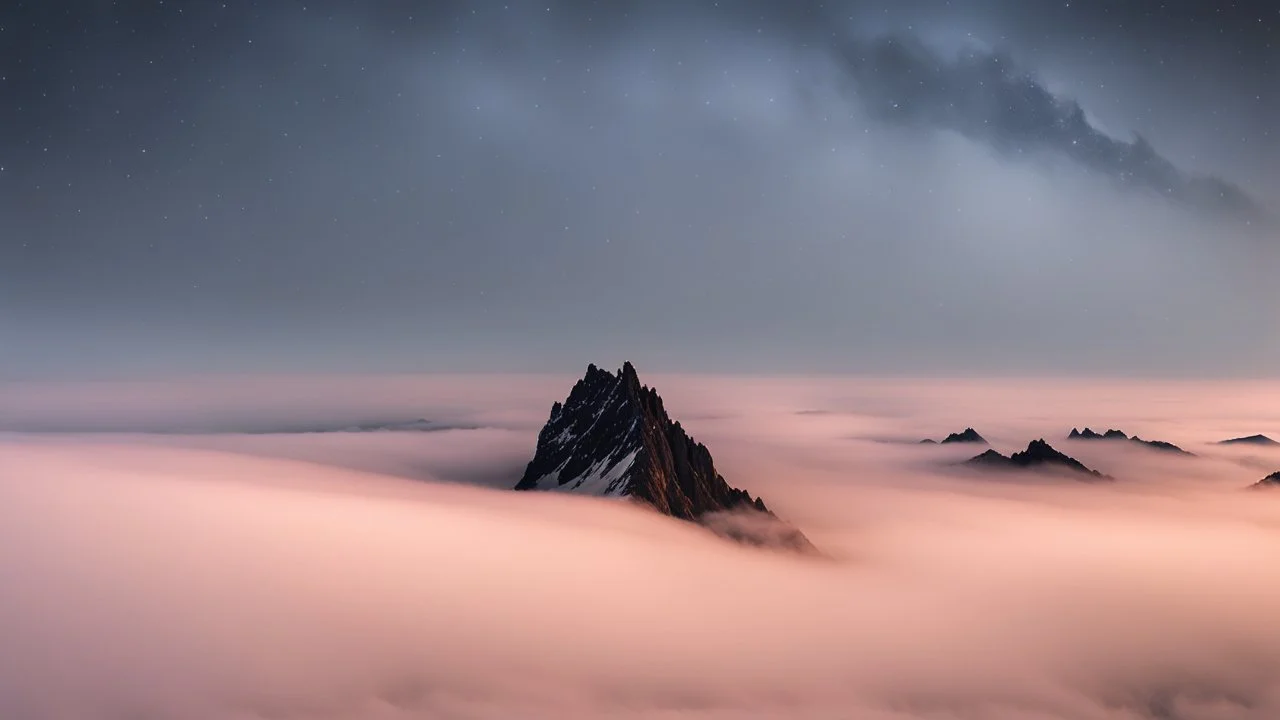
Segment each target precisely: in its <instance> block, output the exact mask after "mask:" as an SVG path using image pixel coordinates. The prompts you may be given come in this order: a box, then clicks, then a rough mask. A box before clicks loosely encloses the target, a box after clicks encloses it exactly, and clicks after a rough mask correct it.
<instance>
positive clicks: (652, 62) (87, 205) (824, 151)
mask: <svg viewBox="0 0 1280 720" xmlns="http://www.w3.org/2000/svg"><path fill="white" fill-rule="evenodd" d="M1278 119H1280V5H1277V4H1276V3H1275V2H1268V1H1262V0H1259V1H1258V2H1235V3H1230V2H1209V1H1208V0H1205V1H1204V2H1189V1H1184V2H1155V1H1153V0H1152V1H1148V0H1114V1H1111V2H1105V1H1103V0H1094V1H1079V0H1072V1H1071V2H1061V1H1060V2H1038V1H1027V0H975V1H973V2H960V1H958V0H957V1H955V2H941V1H939V2H923V1H911V0H906V1H902V0H892V1H891V0H875V1H869V2H847V3H840V2H822V3H817V2H809V1H805V0H788V1H786V2H782V1H779V2H765V1H764V0H744V1H742V2H734V1H733V0H721V1H720V2H711V1H708V0H682V1H679V2H677V1H675V0H658V1H654V0H643V1H642V0H637V1H635V2H624V1H619V2H599V3H592V2H559V1H554V2H553V1H547V2H538V3H531V2H530V3H524V2H511V1H508V2H505V3H504V2H405V1H394V2H354V1H352V2H339V1H337V0H318V1H314V2H292V1H289V0H280V1H279V2H257V3H250V2H226V3H218V2H199V3H195V2H192V3H184V2H173V1H170V2H141V1H138V2H105V1H98V2H91V1H89V0H85V1H84V2H80V3H68V2H12V1H11V2H5V3H3V4H0V131H2V132H0V222H2V225H0V375H2V376H5V377H39V376H46V375H56V376H72V377H96V376H100V375H115V374H121V373H124V374H155V373H161V374H184V373H204V372H263V371H270V372H280V371H299V372H313V371H359V372H387V371H431V370H441V371H456V370H501V371H546V370H555V371H569V370H571V371H577V370H579V369H580V367H584V366H585V365H586V363H587V362H589V361H593V362H596V363H601V364H603V365H605V366H613V365H616V364H618V363H620V362H621V360H622V359H631V360H633V361H635V362H636V363H637V365H639V366H641V367H642V368H646V369H653V370H671V371H705V372H763V373H772V372H841V373H873V374H874V373H920V374H941V375H953V374H956V375H964V374H987V375H993V374H994V375H998V374H1042V373H1046V374H1072V375H1138V376H1142V375H1166V374H1189V375H1201V376H1234V375H1262V374H1270V375H1274V373H1275V369H1276V368H1277V367H1280V327H1277V321H1276V308H1277V307H1280V283H1278V282H1277V281H1276V277H1277V273H1278V272H1280V249H1278V247H1277V246H1278V244H1280V234H1278V233H1277V231H1276V228H1277V227H1280V223H1278V222H1277V219H1276V218H1277V216H1278V215H1280V213H1278V212H1277V201H1280V124H1278V122H1280V120H1278Z"/></svg>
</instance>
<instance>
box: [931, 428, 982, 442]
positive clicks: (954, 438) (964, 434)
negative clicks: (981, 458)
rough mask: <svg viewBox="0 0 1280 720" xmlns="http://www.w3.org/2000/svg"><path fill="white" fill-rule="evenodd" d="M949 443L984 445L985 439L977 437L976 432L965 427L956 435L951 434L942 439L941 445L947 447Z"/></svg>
mask: <svg viewBox="0 0 1280 720" xmlns="http://www.w3.org/2000/svg"><path fill="white" fill-rule="evenodd" d="M951 443H981V444H983V445H985V444H986V443H987V439H986V438H984V437H982V436H981V435H979V434H978V431H977V430H974V429H973V428H971V427H967V428H965V429H964V430H962V431H960V432H958V433H951V434H950V435H948V436H946V437H945V438H943V439H942V443H941V444H943V445H949V444H951Z"/></svg>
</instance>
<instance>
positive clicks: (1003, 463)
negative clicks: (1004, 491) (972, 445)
mask: <svg viewBox="0 0 1280 720" xmlns="http://www.w3.org/2000/svg"><path fill="white" fill-rule="evenodd" d="M965 464H966V465H970V466H974V467H983V468H994V469H1003V470H1019V469H1036V468H1043V469H1060V470H1068V471H1071V472H1073V473H1079V474H1081V475H1085V476H1087V479H1090V480H1113V479H1114V478H1112V477H1111V476H1109V475H1103V474H1102V473H1100V472H1098V471H1097V470H1090V469H1089V468H1087V467H1085V466H1084V463H1082V462H1080V461H1079V460H1076V459H1075V458H1073V457H1071V456H1069V455H1065V454H1063V453H1061V452H1058V451H1057V450H1055V449H1054V448H1053V446H1052V445H1050V444H1049V443H1047V442H1045V441H1044V440H1043V439H1041V440H1032V441H1031V443H1030V444H1029V445H1027V449H1026V450H1023V451H1022V452H1016V453H1014V454H1012V455H1010V456H1008V457H1005V456H1004V455H1001V454H1000V453H998V452H996V451H995V450H988V451H986V452H984V453H982V454H981V455H978V456H976V457H973V458H970V459H969V460H967V461H966V462H965Z"/></svg>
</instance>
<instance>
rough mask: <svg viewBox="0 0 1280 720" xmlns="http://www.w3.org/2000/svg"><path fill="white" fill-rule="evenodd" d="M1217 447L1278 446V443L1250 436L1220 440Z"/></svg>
mask: <svg viewBox="0 0 1280 720" xmlns="http://www.w3.org/2000/svg"><path fill="white" fill-rule="evenodd" d="M1218 444H1219V445H1268V446H1273V445H1280V443H1278V442H1276V441H1275V440H1272V439H1271V438H1269V437H1267V436H1266V435H1250V436H1249V437H1238V438H1231V439H1230V440H1222V441H1220V442H1219V443H1218Z"/></svg>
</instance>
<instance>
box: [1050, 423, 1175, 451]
mask: <svg viewBox="0 0 1280 720" xmlns="http://www.w3.org/2000/svg"><path fill="white" fill-rule="evenodd" d="M1067 439H1068V440H1127V441H1129V442H1132V443H1137V444H1139V445H1144V446H1146V447H1148V448H1151V449H1152V450H1163V451H1165V452H1171V453H1178V454H1181V455H1194V453H1189V452H1187V451H1186V450H1183V449H1182V448H1180V447H1178V446H1177V445H1174V444H1173V443H1169V442H1164V441H1163V440H1143V439H1142V438H1140V437H1138V436H1137V435H1134V436H1133V437H1129V436H1128V435H1125V434H1124V433H1123V432H1121V431H1119V430H1108V431H1106V432H1105V433H1101V434H1100V433H1096V432H1094V431H1093V430H1091V429H1090V428H1085V429H1084V430H1077V429H1075V428H1071V434H1070V435H1067Z"/></svg>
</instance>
